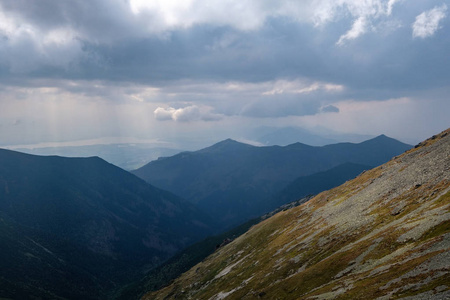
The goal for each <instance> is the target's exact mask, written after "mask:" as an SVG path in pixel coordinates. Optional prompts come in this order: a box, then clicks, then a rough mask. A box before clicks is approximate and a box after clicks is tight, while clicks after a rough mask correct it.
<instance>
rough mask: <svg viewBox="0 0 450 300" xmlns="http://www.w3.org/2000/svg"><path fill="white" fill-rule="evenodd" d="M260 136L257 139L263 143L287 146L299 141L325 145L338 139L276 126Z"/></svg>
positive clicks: (300, 129)
mask: <svg viewBox="0 0 450 300" xmlns="http://www.w3.org/2000/svg"><path fill="white" fill-rule="evenodd" d="M266 131H269V132H267V133H264V134H263V135H261V136H259V137H258V138H257V139H256V141H258V142H260V143H262V144H263V145H266V146H270V145H278V146H287V145H290V144H294V143H297V142H301V143H303V144H308V145H312V146H324V145H328V144H334V143H336V142H337V141H336V140H334V139H331V138H325V137H322V136H319V135H316V134H313V133H311V132H309V131H308V130H305V129H302V128H296V127H284V128H276V129H275V128H274V129H272V130H269V129H266Z"/></svg>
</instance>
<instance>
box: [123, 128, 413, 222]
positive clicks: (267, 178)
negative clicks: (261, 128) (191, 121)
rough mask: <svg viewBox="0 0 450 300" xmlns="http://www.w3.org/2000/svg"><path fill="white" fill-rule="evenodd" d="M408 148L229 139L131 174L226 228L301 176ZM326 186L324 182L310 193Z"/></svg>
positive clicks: (262, 208) (386, 143)
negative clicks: (270, 143)
mask: <svg viewBox="0 0 450 300" xmlns="http://www.w3.org/2000/svg"><path fill="white" fill-rule="evenodd" d="M410 148H411V146H410V145H407V144H404V143H401V142H399V141H397V140H394V139H392V138H389V137H386V136H384V135H381V136H378V137H376V138H374V139H371V140H368V141H365V142H362V143H358V144H354V143H339V144H332V145H327V146H322V147H313V146H308V145H305V144H301V143H295V144H291V145H288V146H284V147H280V146H267V147H256V146H251V145H248V144H243V143H239V142H236V141H234V140H231V139H228V140H225V141H222V142H219V143H217V144H215V145H213V146H211V147H208V148H204V149H202V150H199V151H194V152H182V153H179V154H177V155H174V156H171V157H164V158H160V159H158V160H156V161H153V162H150V163H149V164H147V165H145V166H143V167H141V168H139V169H137V170H135V171H133V172H132V173H133V174H135V175H137V176H139V177H141V178H142V179H144V180H146V181H147V182H149V183H150V184H152V185H154V186H157V187H159V188H162V189H165V190H168V191H170V192H172V193H174V194H176V195H178V196H181V197H183V198H185V199H187V200H188V201H190V202H192V203H194V204H196V205H197V206H198V207H199V208H201V209H203V210H204V211H205V212H207V213H209V214H210V215H212V216H213V218H214V219H216V220H218V221H219V222H220V223H221V224H222V226H223V227H224V228H226V227H229V226H232V225H236V224H238V223H240V222H243V221H245V220H248V219H250V218H252V217H256V216H258V215H261V214H263V213H265V212H267V211H270V210H272V209H274V208H276V207H277V206H278V205H282V204H284V203H281V202H280V201H279V199H278V198H276V197H274V196H276V195H277V194H278V193H280V192H281V191H282V190H283V188H285V187H286V186H287V185H288V184H290V183H292V182H293V181H294V180H296V179H298V178H299V177H301V176H308V175H312V174H315V173H318V172H324V171H327V170H329V169H331V168H334V167H337V166H339V165H341V164H344V163H353V164H359V165H364V166H371V167H373V166H378V165H380V164H382V163H384V162H386V161H388V160H389V159H390V158H391V157H393V156H395V155H398V154H401V153H403V152H404V151H406V150H407V149H410ZM354 175H355V174H351V176H350V177H348V176H347V177H344V176H341V179H344V181H345V180H347V179H351V178H352V176H354ZM356 175H357V174H356ZM330 187H332V186H329V185H327V184H324V187H323V188H322V189H320V188H319V190H317V189H315V190H314V191H311V192H318V191H322V190H325V189H326V188H330ZM302 196H304V195H298V198H300V197H302ZM293 200H295V199H293ZM291 201H292V200H291Z"/></svg>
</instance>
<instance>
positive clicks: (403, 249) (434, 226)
mask: <svg viewBox="0 0 450 300" xmlns="http://www.w3.org/2000/svg"><path fill="white" fill-rule="evenodd" d="M449 171H450V129H448V130H446V131H444V132H442V133H440V134H438V135H435V136H433V137H431V138H430V139H428V140H426V141H424V142H422V143H420V144H418V145H416V146H415V147H414V148H413V149H411V150H409V151H407V152H406V153H404V154H402V155H399V156H396V157H394V158H393V159H391V160H390V161H389V162H387V163H385V164H383V165H381V166H379V167H376V168H374V169H371V170H368V171H366V172H364V173H362V174H360V175H359V176H358V177H356V178H355V179H353V180H350V181H347V182H346V183H344V184H342V185H340V186H339V187H336V188H334V189H331V190H328V191H325V192H322V193H320V194H319V195H317V196H315V197H314V198H312V199H311V200H309V201H308V202H306V203H304V204H302V205H300V206H298V207H295V208H291V209H288V210H285V211H281V212H279V213H278V214H276V215H274V216H272V217H270V218H268V219H266V220H264V221H262V222H261V223H259V224H257V225H255V226H253V227H252V228H251V229H250V230H249V231H247V232H246V233H244V234H243V235H241V236H240V237H238V238H236V239H234V240H233V241H231V242H230V243H228V244H227V245H224V246H223V247H220V248H219V249H217V250H216V251H215V252H214V253H213V254H212V255H210V256H209V257H208V258H206V259H205V260H203V261H202V262H200V263H199V264H197V265H195V266H194V267H193V268H191V269H190V270H189V271H187V272H185V273H184V274H183V275H181V276H180V277H179V278H177V279H176V280H174V281H173V282H172V283H171V284H170V285H169V286H167V287H165V288H163V289H161V290H159V291H156V292H151V293H148V294H147V295H146V296H144V297H143V299H258V298H261V299H398V298H404V299H448V298H450V284H449V282H450V251H449V250H450V226H449V225H450V172H449Z"/></svg>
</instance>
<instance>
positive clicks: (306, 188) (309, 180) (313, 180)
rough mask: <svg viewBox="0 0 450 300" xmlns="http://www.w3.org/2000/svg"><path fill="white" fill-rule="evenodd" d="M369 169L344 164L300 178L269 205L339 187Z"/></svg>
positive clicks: (368, 167) (362, 166)
mask: <svg viewBox="0 0 450 300" xmlns="http://www.w3.org/2000/svg"><path fill="white" fill-rule="evenodd" d="M370 169H372V167H371V166H364V165H359V164H354V163H344V164H342V165H339V166H337V167H334V168H331V169H329V170H326V171H324V172H319V173H314V174H312V175H308V176H301V177H299V178H297V179H296V180H294V181H293V182H291V183H290V184H288V185H287V186H286V187H285V188H284V189H283V190H282V191H281V192H280V193H278V194H276V195H275V196H274V197H273V198H272V201H271V205H272V207H274V208H275V207H278V206H281V205H283V204H285V203H289V202H292V201H295V200H297V199H300V198H303V197H305V196H308V195H316V194H318V193H320V192H322V191H325V190H329V189H332V188H334V187H336V186H338V185H341V184H343V183H344V182H346V181H347V180H349V179H353V178H355V177H356V176H357V175H359V174H361V173H362V172H364V171H366V170H370Z"/></svg>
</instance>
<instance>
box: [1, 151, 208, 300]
mask: <svg viewBox="0 0 450 300" xmlns="http://www.w3.org/2000/svg"><path fill="white" fill-rule="evenodd" d="M0 217H1V234H0V239H1V243H0V244H1V245H2V247H6V248H7V249H9V251H2V252H1V254H0V261H1V264H3V265H4V264H7V265H8V264H9V267H8V268H0V278H2V279H1V280H2V281H3V282H2V283H1V284H0V285H2V286H5V285H7V284H6V283H5V280H9V279H8V278H9V276H10V275H11V274H15V277H14V278H15V279H11V280H12V281H11V283H10V284H9V286H16V287H17V286H19V287H23V288H17V289H15V290H19V289H20V290H27V289H30V293H31V294H33V293H34V292H36V294H35V295H40V294H46V293H49V295H53V293H56V294H54V295H53V296H52V297H50V298H57V296H58V297H67V298H73V297H68V296H67V294H69V295H75V296H77V295H78V296H80V295H81V294H83V291H85V292H86V293H85V296H86V297H87V298H89V297H92V295H94V294H95V293H93V294H91V292H92V291H93V290H98V293H99V294H98V296H99V297H95V295H94V298H104V297H105V294H102V293H103V292H104V293H110V292H111V291H112V290H114V288H115V287H117V286H119V285H120V284H122V283H124V282H125V281H126V280H131V279H132V278H133V277H134V276H136V275H138V274H140V272H141V271H143V270H148V269H151V268H153V267H155V266H157V265H158V264H160V263H161V262H163V261H164V260H166V259H168V258H169V257H170V256H172V255H173V254H175V253H176V252H178V251H179V250H181V249H183V248H185V247H186V246H188V245H189V244H191V243H193V242H195V241H197V240H199V239H201V238H204V237H205V236H206V235H208V234H210V233H211V232H212V225H211V224H212V222H211V220H210V218H209V217H207V216H206V215H205V214H203V213H201V212H200V211H198V209H196V208H195V207H194V206H193V205H192V204H190V203H188V202H187V201H185V200H183V199H181V198H179V197H177V196H175V195H173V194H171V193H169V192H166V191H162V190H160V189H158V188H155V187H153V186H151V185H149V184H148V183H146V182H144V181H143V180H141V179H139V178H137V177H136V176H134V175H132V174H130V173H128V172H126V171H124V170H122V169H120V168H118V167H116V166H114V165H111V164H109V163H107V162H105V161H104V160H102V159H100V158H97V157H92V158H63V157H56V156H49V157H41V156H34V155H28V154H23V153H18V152H13V151H8V150H0ZM72 254H73V255H72ZM11 261H14V264H13V265H11V264H10V262H11ZM28 266H30V268H28ZM38 269H42V270H43V271H42V272H43V274H47V275H45V276H43V279H40V278H38V277H36V276H37V275H38V274H39V272H37V271H36V272H35V273H33V272H32V271H33V270H38ZM33 274H34V275H36V276H34V275H33ZM58 274H59V275H58ZM61 274H65V275H64V276H67V278H65V280H61V278H59V277H60V276H61ZM86 274H87V275H86ZM19 278H22V280H19ZM43 280H45V284H44V281H43ZM68 282H72V284H69V283H68ZM63 283H66V285H62V284H63ZM79 284H81V285H79ZM42 287H43V288H42ZM42 289H43V290H42ZM61 291H64V293H65V294H60V292H61ZM13 293H14V292H13ZM83 295H84V294H83ZM10 296H11V295H10ZM78 296H77V297H78ZM88 296H89V297H88ZM77 297H75V298H77ZM24 299H25V298H24Z"/></svg>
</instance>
